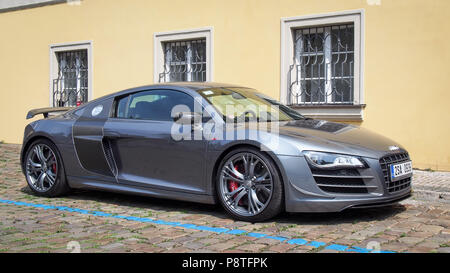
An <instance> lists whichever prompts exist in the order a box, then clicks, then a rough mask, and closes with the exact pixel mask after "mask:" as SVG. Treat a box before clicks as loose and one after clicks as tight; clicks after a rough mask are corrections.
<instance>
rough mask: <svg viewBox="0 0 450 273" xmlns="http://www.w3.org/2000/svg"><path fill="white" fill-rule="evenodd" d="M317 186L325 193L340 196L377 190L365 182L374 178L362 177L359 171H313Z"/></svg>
mask: <svg viewBox="0 0 450 273" xmlns="http://www.w3.org/2000/svg"><path fill="white" fill-rule="evenodd" d="M311 171H312V175H313V177H314V179H315V181H316V183H317V186H319V188H320V189H321V190H323V191H325V192H329V193H340V194H364V193H369V191H370V190H376V188H377V187H376V186H373V185H370V184H368V183H366V182H365V180H366V181H370V180H371V179H373V176H364V175H361V174H360V172H359V171H358V170H355V169H348V170H317V169H312V170H311Z"/></svg>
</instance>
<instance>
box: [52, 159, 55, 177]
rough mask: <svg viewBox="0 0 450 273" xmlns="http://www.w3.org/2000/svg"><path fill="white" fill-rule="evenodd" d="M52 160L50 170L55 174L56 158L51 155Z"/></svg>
mask: <svg viewBox="0 0 450 273" xmlns="http://www.w3.org/2000/svg"><path fill="white" fill-rule="evenodd" d="M53 160H54V161H55V163H53V164H52V170H53V173H55V174H56V158H55V157H53Z"/></svg>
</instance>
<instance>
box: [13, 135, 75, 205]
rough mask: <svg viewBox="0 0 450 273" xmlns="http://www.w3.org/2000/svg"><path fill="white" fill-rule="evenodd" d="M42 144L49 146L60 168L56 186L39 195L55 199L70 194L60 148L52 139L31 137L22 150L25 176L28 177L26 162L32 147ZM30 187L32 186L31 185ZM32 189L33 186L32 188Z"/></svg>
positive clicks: (37, 136) (41, 136)
mask: <svg viewBox="0 0 450 273" xmlns="http://www.w3.org/2000/svg"><path fill="white" fill-rule="evenodd" d="M40 144H44V145H47V147H48V148H49V149H50V150H51V151H52V152H53V153H54V155H55V157H56V164H58V165H57V166H58V167H57V168H58V170H59V171H58V172H57V173H56V176H57V177H56V183H55V186H53V187H52V188H50V189H49V190H48V191H47V192H42V193H39V194H38V195H40V196H46V197H54V196H60V195H64V194H66V193H68V192H69V191H70V187H69V186H68V183H67V176H66V172H65V166H64V161H63V158H62V155H61V152H60V151H59V148H58V146H57V145H56V143H55V141H53V140H52V139H51V138H49V137H46V136H43V135H36V136H33V137H31V138H30V139H29V140H28V141H27V142H26V144H25V146H24V147H23V149H22V154H23V156H22V155H21V161H22V162H21V166H22V171H23V173H24V175H25V176H27V171H26V166H25V164H26V161H27V158H28V153H29V152H30V151H29V150H30V147H32V146H33V145H40ZM28 182H29V181H28V178H27V183H28ZM29 186H30V185H29ZM30 188H31V186H30ZM31 190H32V191H33V192H35V193H36V191H35V190H34V189H32V188H31Z"/></svg>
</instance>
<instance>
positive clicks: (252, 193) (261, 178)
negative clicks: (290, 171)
mask: <svg viewBox="0 0 450 273" xmlns="http://www.w3.org/2000/svg"><path fill="white" fill-rule="evenodd" d="M217 186H218V187H217V191H218V195H219V199H220V201H221V203H222V205H223V207H224V208H225V209H226V210H227V211H228V212H229V213H230V214H231V215H232V216H233V217H234V218H236V219H238V220H244V221H250V222H252V221H263V220H266V219H269V218H271V217H274V216H275V215H277V214H278V213H279V212H280V211H281V206H282V192H283V191H282V185H281V182H280V178H279V175H278V172H277V170H276V168H275V166H274V163H273V161H272V160H271V159H270V158H269V157H268V156H266V155H265V154H263V153H261V152H259V151H257V150H256V149H250V148H245V149H244V150H242V149H239V150H236V151H233V152H232V153H230V154H229V155H228V156H226V157H225V158H224V160H223V162H222V164H221V166H220V169H219V173H218V185H217Z"/></svg>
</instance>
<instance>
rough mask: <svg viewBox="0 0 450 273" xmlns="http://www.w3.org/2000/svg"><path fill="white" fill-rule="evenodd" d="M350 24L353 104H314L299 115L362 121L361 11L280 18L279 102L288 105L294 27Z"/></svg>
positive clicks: (362, 16)
mask: <svg viewBox="0 0 450 273" xmlns="http://www.w3.org/2000/svg"><path fill="white" fill-rule="evenodd" d="M345 23H353V24H354V39H355V41H354V42H355V43H354V47H355V49H354V51H355V53H354V88H353V105H350V106H344V105H342V106H337V105H315V106H311V107H310V106H308V107H303V106H305V105H298V108H299V109H301V110H300V112H301V113H302V114H304V115H306V116H310V117H317V118H326V119H335V120H362V119H363V108H364V107H365V104H364V10H363V9H359V10H350V11H340V12H332V13H325V14H316V15H306V16H298V17H289V18H282V19H281V69H280V70H281V75H280V101H281V102H282V103H287V102H288V97H287V96H288V84H287V77H288V73H289V65H290V64H291V62H292V60H293V58H294V40H293V31H294V30H295V29H298V28H305V27H315V26H321V25H330V24H345Z"/></svg>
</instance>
